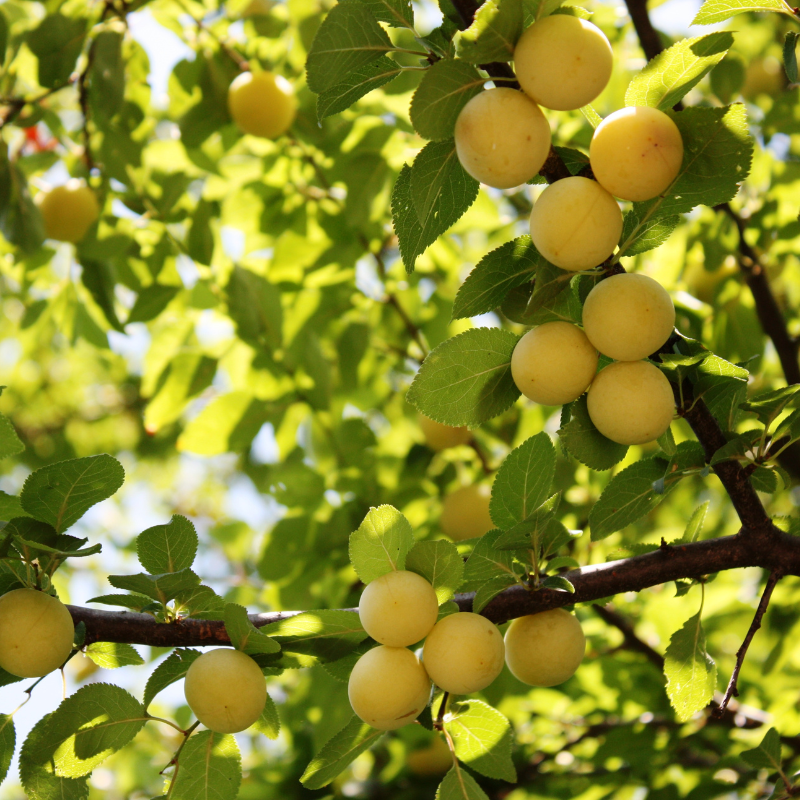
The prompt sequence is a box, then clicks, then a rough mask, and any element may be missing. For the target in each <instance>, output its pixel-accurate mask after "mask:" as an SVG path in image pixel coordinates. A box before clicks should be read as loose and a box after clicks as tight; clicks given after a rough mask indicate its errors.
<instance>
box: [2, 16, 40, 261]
mask: <svg viewBox="0 0 800 800" xmlns="http://www.w3.org/2000/svg"><path fill="white" fill-rule="evenodd" d="M48 19H49V18H48ZM0 233H2V234H3V236H5V238H6V239H8V241H9V242H10V243H11V244H13V245H15V246H16V247H19V248H20V250H21V251H22V252H23V253H26V254H30V253H35V252H37V251H39V250H40V248H41V246H42V242H44V223H43V221H42V215H41V213H40V212H39V209H38V207H37V206H36V204H35V203H34V202H33V199H32V198H31V195H30V191H29V190H28V182H27V180H26V179H25V174H24V173H23V172H22V170H21V169H20V168H19V166H18V165H17V164H16V163H12V162H11V161H9V158H8V145H6V144H5V143H4V142H0ZM49 252H50V253H52V251H49Z"/></svg>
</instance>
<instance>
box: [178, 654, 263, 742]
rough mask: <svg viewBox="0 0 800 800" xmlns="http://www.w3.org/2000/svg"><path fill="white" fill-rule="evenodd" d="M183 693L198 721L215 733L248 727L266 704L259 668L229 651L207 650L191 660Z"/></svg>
mask: <svg viewBox="0 0 800 800" xmlns="http://www.w3.org/2000/svg"><path fill="white" fill-rule="evenodd" d="M183 692H184V694H185V695H186V702H187V703H188V704H189V708H191V709H192V711H193V712H194V715H195V716H196V717H197V719H199V720H200V722H202V723H203V725H205V726H206V728H208V729H209V730H212V731H215V732H216V733H238V732H239V731H243V730H245V729H246V728H249V727H250V726H251V725H252V724H253V723H254V722H255V721H256V720H257V719H258V718H259V717H260V716H261V712H262V711H263V710H264V704H265V703H266V702H267V683H266V681H265V680H264V675H263V673H262V672H261V668H260V667H259V666H258V664H256V662H255V661H253V659H252V658H250V656H248V655H247V654H246V653H242V652H241V651H240V650H231V649H228V648H219V649H218V650H209V651H208V652H207V653H203V655H201V656H200V658H198V659H197V660H196V661H193V662H192V665H191V666H190V667H189V670H188V672H187V673H186V681H185V682H184V686H183Z"/></svg>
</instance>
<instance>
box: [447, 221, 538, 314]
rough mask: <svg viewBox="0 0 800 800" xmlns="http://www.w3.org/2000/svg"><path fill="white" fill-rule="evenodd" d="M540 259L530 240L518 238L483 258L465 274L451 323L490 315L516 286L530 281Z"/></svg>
mask: <svg viewBox="0 0 800 800" xmlns="http://www.w3.org/2000/svg"><path fill="white" fill-rule="evenodd" d="M540 258H541V256H540V255H539V253H538V251H537V250H536V248H535V247H534V246H533V242H532V241H531V237H530V236H520V237H518V238H517V239H514V240H513V241H511V242H506V243H505V244H504V245H501V246H500V247H498V248H497V249H496V250H492V251H491V252H490V253H488V254H487V255H485V256H484V257H483V258H482V259H481V260H480V261H479V262H478V263H477V264H476V265H475V268H474V269H473V270H472V271H471V272H470V273H469V275H468V276H467V279H466V280H465V281H464V283H463V284H461V288H460V289H459V290H458V294H457V295H456V299H455V303H453V317H452V318H453V319H464V318H466V317H474V316H477V315H478V314H485V313H486V312H488V311H494V310H495V309H496V308H497V307H498V306H500V305H501V304H502V303H503V301H504V300H505V298H506V295H507V294H508V293H509V292H510V291H511V290H512V289H514V288H516V287H517V286H522V285H523V284H525V283H528V282H529V281H530V280H531V278H533V276H534V274H535V272H536V267H537V266H538V264H539V260H540Z"/></svg>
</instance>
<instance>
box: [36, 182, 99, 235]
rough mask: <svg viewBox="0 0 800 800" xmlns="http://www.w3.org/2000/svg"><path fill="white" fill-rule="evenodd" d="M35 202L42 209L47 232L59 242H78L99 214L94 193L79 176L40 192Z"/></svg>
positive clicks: (46, 233)
mask: <svg viewBox="0 0 800 800" xmlns="http://www.w3.org/2000/svg"><path fill="white" fill-rule="evenodd" d="M36 203H37V205H38V206H39V210H40V211H41V212H42V220H43V221H44V232H45V235H46V236H47V238H48V239H57V240H58V241H60V242H72V243H73V244H77V243H78V242H79V241H80V240H81V239H83V237H84V236H86V232H87V231H88V230H89V228H91V227H92V225H94V223H95V221H96V220H97V218H98V217H99V216H100V206H99V205H98V203H97V197H96V196H95V193H94V192H93V191H92V190H91V189H90V188H89V187H88V186H87V185H86V184H85V183H84V182H83V181H81V180H78V179H77V178H72V179H70V180H69V181H67V182H66V183H65V184H64V185H63V186H56V187H55V188H54V189H51V190H50V191H49V192H40V193H39V194H38V195H37V196H36Z"/></svg>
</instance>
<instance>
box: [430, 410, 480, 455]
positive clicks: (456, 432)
mask: <svg viewBox="0 0 800 800" xmlns="http://www.w3.org/2000/svg"><path fill="white" fill-rule="evenodd" d="M417 424H418V425H419V427H420V429H421V430H422V435H423V436H424V437H425V444H426V445H428V447H430V449H431V450H436V451H437V452H438V451H439V450H447V449H448V448H449V447H458V446H459V445H460V444H467V443H468V442H470V441H471V440H472V431H471V430H470V429H469V428H467V427H466V426H464V425H460V426H458V427H453V426H452V425H443V424H442V423H441V422H436V420H433V419H431V418H430V417H426V416H425V415H424V414H417Z"/></svg>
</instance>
